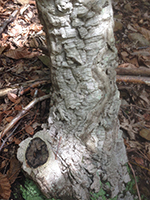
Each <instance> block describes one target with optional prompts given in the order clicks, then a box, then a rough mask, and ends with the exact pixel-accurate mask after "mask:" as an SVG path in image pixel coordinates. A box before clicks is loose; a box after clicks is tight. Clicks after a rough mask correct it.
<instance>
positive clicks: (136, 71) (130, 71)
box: [116, 67, 150, 77]
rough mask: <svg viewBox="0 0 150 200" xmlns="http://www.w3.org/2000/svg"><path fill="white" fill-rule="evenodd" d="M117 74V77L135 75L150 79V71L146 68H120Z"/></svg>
mask: <svg viewBox="0 0 150 200" xmlns="http://www.w3.org/2000/svg"><path fill="white" fill-rule="evenodd" d="M116 72H117V75H134V76H145V77H150V69H148V68H146V67H140V68H137V67H136V68H131V67H130V68H128V67H127V68H126V67H118V68H117V69H116Z"/></svg>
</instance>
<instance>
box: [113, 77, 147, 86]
mask: <svg viewBox="0 0 150 200" xmlns="http://www.w3.org/2000/svg"><path fill="white" fill-rule="evenodd" d="M116 81H117V83H119V82H125V83H134V84H146V85H148V86H149V85H150V77H140V76H122V75H117V76H116Z"/></svg>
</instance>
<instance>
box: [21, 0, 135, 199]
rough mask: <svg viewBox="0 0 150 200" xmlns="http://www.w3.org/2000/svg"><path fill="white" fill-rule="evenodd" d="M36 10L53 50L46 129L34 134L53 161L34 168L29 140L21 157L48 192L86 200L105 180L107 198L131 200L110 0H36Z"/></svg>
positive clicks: (22, 144)
mask: <svg viewBox="0 0 150 200" xmlns="http://www.w3.org/2000/svg"><path fill="white" fill-rule="evenodd" d="M37 8H38V11H39V17H40V19H41V22H42V24H43V25H44V30H45V32H46V35H47V45H48V49H49V52H50V60H51V67H50V69H51V81H52V90H51V94H52V98H51V105H50V114H49V119H48V125H49V128H48V129H47V130H43V131H41V132H39V133H37V134H36V135H35V136H34V138H36V137H39V138H41V139H42V140H43V141H44V142H45V144H46V146H47V150H44V152H48V155H49V158H48V159H47V161H46V163H45V164H43V163H42V165H41V166H38V167H33V166H31V165H30V162H28V161H27V155H26V153H25V152H26V148H27V147H29V146H31V140H32V139H30V138H28V139H27V140H25V141H23V142H22V143H21V145H20V148H19V150H18V159H19V160H20V161H21V162H22V163H23V169H24V170H25V171H26V172H27V173H28V174H29V175H30V176H31V177H32V178H33V179H34V180H35V181H36V182H37V183H38V185H39V187H40V189H41V190H42V192H43V193H44V194H45V195H46V196H47V197H52V196H53V197H55V198H60V199H65V200H66V199H69V200H71V199H76V200H89V199H90V197H91V192H93V193H95V192H98V191H99V190H100V182H101V183H102V186H101V187H103V189H104V190H105V191H106V193H107V195H108V196H107V198H108V199H110V198H113V197H115V196H116V195H118V199H126V198H127V199H130V198H131V199H132V197H131V196H130V195H129V194H127V195H128V196H127V197H122V198H121V193H122V192H123V191H124V189H125V183H127V182H128V181H129V180H130V179H129V176H128V173H127V169H126V165H125V164H126V163H127V157H126V151H125V147H124V143H123V139H122V135H121V131H120V130H119V123H118V117H117V115H118V110H119V106H120V100H119V92H118V89H117V87H116V82H115V81H116V79H115V75H116V74H115V68H116V66H117V61H116V60H117V51H116V48H115V40H114V35H113V13H112V7H111V2H110V0H48V1H47V0H38V1H37ZM36 148H37V147H36ZM38 148H39V149H42V148H43V147H42V148H41V147H38ZM28 150H29V149H28ZM28 152H29V151H28ZM31 152H32V151H31ZM31 154H32V153H31ZM41 154H42V153H41ZM56 154H57V155H56ZM34 155H35V154H34ZM44 155H45V153H44ZM31 156H32V155H31ZM42 162H43V159H42ZM34 166H37V165H34ZM108 182H109V184H110V186H111V187H108V186H107V184H106V183H108ZM99 199H101V197H99Z"/></svg>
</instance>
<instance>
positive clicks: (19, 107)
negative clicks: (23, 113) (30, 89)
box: [14, 105, 22, 110]
mask: <svg viewBox="0 0 150 200" xmlns="http://www.w3.org/2000/svg"><path fill="white" fill-rule="evenodd" d="M14 109H15V110H22V106H21V105H15V107H14Z"/></svg>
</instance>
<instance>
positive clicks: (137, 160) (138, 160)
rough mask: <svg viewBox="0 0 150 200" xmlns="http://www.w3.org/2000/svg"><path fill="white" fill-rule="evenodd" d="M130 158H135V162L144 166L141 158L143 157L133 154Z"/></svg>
mask: <svg viewBox="0 0 150 200" xmlns="http://www.w3.org/2000/svg"><path fill="white" fill-rule="evenodd" d="M132 158H133V159H134V160H135V162H136V163H137V164H139V165H142V166H144V160H143V158H141V157H135V156H134V157H132Z"/></svg>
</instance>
